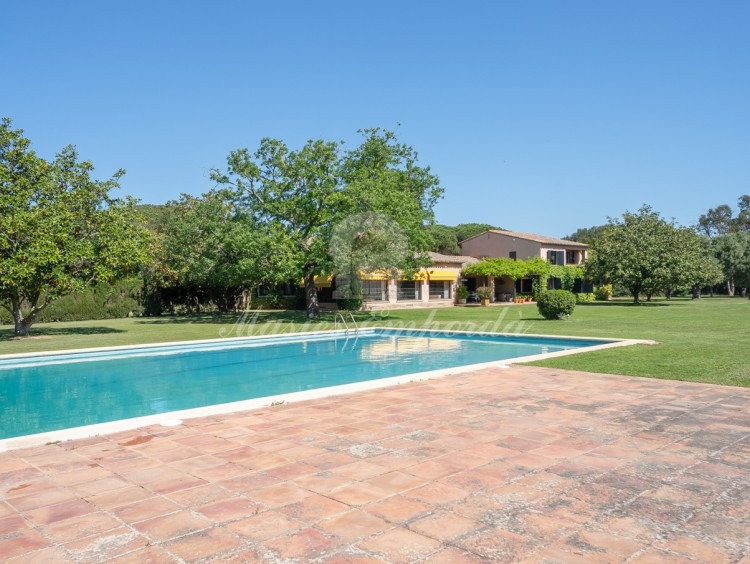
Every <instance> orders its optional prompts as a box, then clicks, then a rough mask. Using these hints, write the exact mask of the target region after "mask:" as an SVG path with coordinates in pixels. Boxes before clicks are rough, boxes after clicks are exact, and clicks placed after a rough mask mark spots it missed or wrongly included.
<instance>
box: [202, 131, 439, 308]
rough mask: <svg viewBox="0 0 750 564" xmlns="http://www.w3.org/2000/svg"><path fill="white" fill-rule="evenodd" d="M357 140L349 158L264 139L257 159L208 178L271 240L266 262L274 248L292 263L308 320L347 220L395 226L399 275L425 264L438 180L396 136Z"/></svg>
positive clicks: (252, 156)
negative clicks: (381, 219) (401, 250)
mask: <svg viewBox="0 0 750 564" xmlns="http://www.w3.org/2000/svg"><path fill="white" fill-rule="evenodd" d="M362 134H363V136H364V140H363V142H362V143H361V144H360V145H359V146H357V147H356V148H354V149H353V150H350V151H343V150H342V146H341V144H340V143H333V142H326V141H322V140H315V141H308V142H307V143H306V144H305V145H304V147H302V149H300V150H298V151H292V150H290V149H289V148H288V147H287V146H286V144H284V143H283V142H282V141H279V140H274V139H263V140H262V141H261V143H260V147H259V148H258V150H257V151H256V152H255V153H250V151H249V150H248V149H239V150H236V151H232V152H231V153H230V155H229V157H228V159H227V165H228V166H227V170H226V171H218V170H215V171H213V173H212V178H213V179H214V180H215V181H217V182H218V183H219V184H221V185H224V186H231V187H232V188H233V189H234V190H235V194H236V198H237V201H238V205H239V206H241V207H242V208H243V209H244V210H245V213H247V214H248V216H249V217H250V218H252V221H253V224H254V225H256V226H257V227H258V228H259V229H262V230H263V231H264V232H265V233H267V234H268V235H269V241H271V244H272V247H269V256H270V257H273V256H275V253H276V250H275V249H283V250H284V251H285V252H288V253H289V254H290V255H291V256H292V262H293V263H294V265H295V271H296V272H298V273H299V275H301V276H302V277H303V280H304V285H305V297H306V303H307V314H308V317H310V318H317V317H319V315H320V309H319V305H318V299H317V292H316V288H315V275H316V274H321V273H323V272H325V273H328V272H330V271H332V269H333V264H332V258H331V254H330V241H331V237H332V233H333V230H334V226H335V225H337V224H338V223H339V222H341V221H343V220H344V219H346V218H347V217H349V216H351V215H354V214H361V213H365V212H377V213H380V214H383V215H384V216H385V217H387V218H389V219H390V220H393V221H394V222H395V223H396V224H397V225H398V227H399V229H400V230H401V232H402V233H403V234H404V237H405V240H406V242H407V245H408V248H409V250H410V253H408V256H407V258H406V264H404V265H403V266H404V268H405V269H407V270H408V269H410V268H412V269H413V268H416V267H417V266H419V265H420V264H427V263H428V258H427V256H426V253H425V251H426V250H427V248H428V247H429V243H430V237H429V234H428V232H427V230H426V229H425V226H426V225H427V224H429V223H431V221H432V219H433V207H434V205H435V203H436V201H437V199H438V198H439V197H440V196H441V194H442V189H441V188H440V187H439V183H438V179H437V177H436V176H434V175H433V174H431V172H430V170H429V168H428V167H421V166H418V164H417V155H416V153H415V152H414V150H413V149H412V148H411V147H409V146H406V145H403V144H401V143H399V142H398V140H397V139H396V136H395V135H394V134H393V133H391V132H388V131H381V130H379V129H371V130H364V131H362Z"/></svg>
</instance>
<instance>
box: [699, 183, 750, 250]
mask: <svg viewBox="0 0 750 564" xmlns="http://www.w3.org/2000/svg"><path fill="white" fill-rule="evenodd" d="M698 227H699V229H700V231H701V232H702V233H703V234H704V235H706V236H707V237H709V238H711V239H713V238H715V237H719V236H721V235H726V234H727V233H734V232H737V231H750V195H747V194H745V195H744V196H740V198H739V199H738V200H737V215H736V216H735V215H734V211H733V210H732V208H731V206H728V205H727V204H722V205H720V206H716V207H715V208H711V209H709V210H708V211H707V212H706V213H705V214H703V215H701V216H700V217H699V218H698Z"/></svg>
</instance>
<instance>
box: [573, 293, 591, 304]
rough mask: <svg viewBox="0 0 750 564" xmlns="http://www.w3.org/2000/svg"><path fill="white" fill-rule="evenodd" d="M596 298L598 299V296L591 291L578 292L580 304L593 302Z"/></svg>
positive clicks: (577, 297) (577, 298) (577, 296)
mask: <svg viewBox="0 0 750 564" xmlns="http://www.w3.org/2000/svg"><path fill="white" fill-rule="evenodd" d="M595 299H596V296H595V295H594V294H591V293H587V292H581V293H579V294H576V303H579V304H585V303H588V302H593V301H594V300H595Z"/></svg>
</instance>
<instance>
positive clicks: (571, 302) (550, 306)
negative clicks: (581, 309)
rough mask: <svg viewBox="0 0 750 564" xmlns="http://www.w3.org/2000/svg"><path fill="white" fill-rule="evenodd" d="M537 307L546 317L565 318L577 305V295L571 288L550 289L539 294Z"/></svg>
mask: <svg viewBox="0 0 750 564" xmlns="http://www.w3.org/2000/svg"><path fill="white" fill-rule="evenodd" d="M536 307H537V308H538V309H539V313H541V314H542V316H543V317H544V318H545V319H564V318H566V317H568V316H569V315H570V314H571V313H573V310H574V309H575V307H576V296H575V294H574V293H573V292H571V291H569V290H550V291H548V292H544V293H543V294H542V295H541V296H539V300H538V301H537V304H536Z"/></svg>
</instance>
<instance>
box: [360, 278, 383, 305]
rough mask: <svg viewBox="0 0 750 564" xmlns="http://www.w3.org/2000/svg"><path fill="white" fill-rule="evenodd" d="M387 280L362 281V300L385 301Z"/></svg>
mask: <svg viewBox="0 0 750 564" xmlns="http://www.w3.org/2000/svg"><path fill="white" fill-rule="evenodd" d="M384 286H385V280H362V299H364V300H375V301H383V300H385V292H384Z"/></svg>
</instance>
